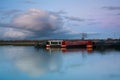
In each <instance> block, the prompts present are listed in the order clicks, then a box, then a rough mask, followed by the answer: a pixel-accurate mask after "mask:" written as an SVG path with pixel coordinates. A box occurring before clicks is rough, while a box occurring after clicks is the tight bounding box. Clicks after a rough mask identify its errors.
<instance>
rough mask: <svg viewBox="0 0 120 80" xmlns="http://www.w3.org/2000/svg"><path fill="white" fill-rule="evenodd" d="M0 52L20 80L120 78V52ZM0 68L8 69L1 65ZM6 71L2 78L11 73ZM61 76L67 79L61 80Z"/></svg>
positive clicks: (9, 49)
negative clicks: (27, 78)
mask: <svg viewBox="0 0 120 80" xmlns="http://www.w3.org/2000/svg"><path fill="white" fill-rule="evenodd" d="M0 51H1V52H2V53H3V54H4V55H3V54H0V56H2V57H0V62H4V63H7V64H8V63H9V64H12V66H9V67H10V69H12V71H14V73H16V71H17V72H18V73H20V75H19V77H23V76H25V74H26V75H28V76H27V77H31V76H33V77H39V78H40V79H44V78H46V77H48V78H49V79H53V78H52V77H55V78H57V79H58V80H61V79H63V80H66V79H68V78H71V79H70V80H72V79H76V80H79V79H80V78H82V79H85V80H89V79H88V78H86V77H85V76H87V77H89V78H92V79H94V75H96V76H99V77H100V76H105V75H106V76H109V78H110V76H114V77H115V76H116V75H112V74H117V78H119V77H118V76H119V75H120V63H119V60H120V54H119V51H110V50H106V51H97V50H93V49H90V50H87V49H65V48H63V49H61V48H49V49H37V48H34V47H17V46H16V47H14V46H7V47H6V46H5V47H0ZM101 54H104V55H101ZM0 66H6V65H4V64H0ZM0 68H1V67H0ZM2 69H3V70H2V71H1V72H0V75H2V73H4V74H7V73H8V72H7V71H4V70H5V69H4V67H2ZM96 73H97V74H96ZM9 74H11V73H9ZM9 74H8V75H9ZM58 74H59V75H58ZM56 75H57V77H56ZM61 75H64V77H62V78H61ZM50 76H52V77H50ZM68 76H69V77H68ZM0 77H1V76H0ZM41 77H42V78H41ZM23 78H24V77H23ZM49 79H47V80H49ZM100 79H101V78H100ZM22 80H23V79H22Z"/></svg>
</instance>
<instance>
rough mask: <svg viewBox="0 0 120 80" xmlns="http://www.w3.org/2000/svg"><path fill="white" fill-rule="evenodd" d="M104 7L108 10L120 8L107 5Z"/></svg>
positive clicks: (119, 7)
mask: <svg viewBox="0 0 120 80" xmlns="http://www.w3.org/2000/svg"><path fill="white" fill-rule="evenodd" d="M102 8H103V9H107V10H120V6H105V7H102Z"/></svg>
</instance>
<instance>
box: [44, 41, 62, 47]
mask: <svg viewBox="0 0 120 80" xmlns="http://www.w3.org/2000/svg"><path fill="white" fill-rule="evenodd" d="M62 41H63V40H49V41H47V44H46V46H47V47H61V45H62Z"/></svg>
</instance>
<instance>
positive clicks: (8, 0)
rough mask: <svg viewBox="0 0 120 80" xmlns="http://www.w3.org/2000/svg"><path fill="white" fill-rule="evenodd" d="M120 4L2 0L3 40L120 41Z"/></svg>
mask: <svg viewBox="0 0 120 80" xmlns="http://www.w3.org/2000/svg"><path fill="white" fill-rule="evenodd" d="M119 4H120V0H0V36H1V37H0V40H16V39H21V40H25V39H32V40H34V39H81V35H82V33H85V34H86V35H87V36H86V38H88V39H93V38H97V39H106V38H120V6H119Z"/></svg>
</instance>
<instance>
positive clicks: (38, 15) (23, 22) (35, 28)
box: [0, 9, 67, 39]
mask: <svg viewBox="0 0 120 80" xmlns="http://www.w3.org/2000/svg"><path fill="white" fill-rule="evenodd" d="M63 25H64V22H63V19H62V18H61V16H60V15H59V14H57V13H56V14H55V13H51V12H49V11H44V10H41V9H29V10H28V11H25V12H22V13H20V14H18V15H16V16H14V17H13V18H12V20H11V21H10V23H8V24H2V23H0V26H2V27H6V28H12V29H8V31H5V32H4V35H3V37H4V38H9V39H12V38H13V39H26V38H58V35H59V37H61V38H62V37H64V36H65V35H66V33H67V31H66V30H64V29H63Z"/></svg>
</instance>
